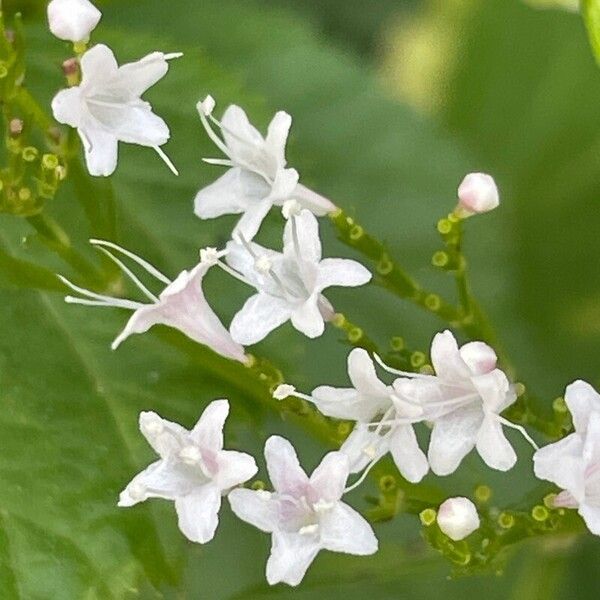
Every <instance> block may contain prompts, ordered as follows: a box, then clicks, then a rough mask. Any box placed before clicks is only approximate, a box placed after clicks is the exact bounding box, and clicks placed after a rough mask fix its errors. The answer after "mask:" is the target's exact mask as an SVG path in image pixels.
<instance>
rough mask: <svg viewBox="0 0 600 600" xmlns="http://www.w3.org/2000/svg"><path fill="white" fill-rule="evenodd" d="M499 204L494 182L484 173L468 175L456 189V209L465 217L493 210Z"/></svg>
mask: <svg viewBox="0 0 600 600" xmlns="http://www.w3.org/2000/svg"><path fill="white" fill-rule="evenodd" d="M499 204H500V196H499V194H498V188H497V186H496V182H495V181H494V179H493V177H492V176H491V175H486V174H485V173H469V174H468V175H467V176H466V177H465V178H464V179H463V180H462V183H461V184H460V186H459V187H458V207H459V209H462V210H463V211H464V213H465V216H467V215H473V214H477V213H485V212H489V211H490V210H494V208H496V207H497V206H498V205H499Z"/></svg>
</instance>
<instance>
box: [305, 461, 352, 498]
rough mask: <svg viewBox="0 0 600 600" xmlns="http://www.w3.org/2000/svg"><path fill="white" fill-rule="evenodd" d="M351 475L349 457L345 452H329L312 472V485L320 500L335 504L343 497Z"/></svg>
mask: <svg viewBox="0 0 600 600" xmlns="http://www.w3.org/2000/svg"><path fill="white" fill-rule="evenodd" d="M349 473H350V463H349V461H348V456H347V455H346V454H344V453H343V452H329V453H328V454H326V455H325V456H324V457H323V460H322V461H321V463H320V464H319V466H318V467H317V468H316V469H315V470H314V471H313V472H312V475H311V476H310V483H311V486H312V488H313V489H314V490H315V492H316V493H317V494H318V496H319V498H322V499H324V500H327V501H328V502H334V501H337V500H339V499H340V498H341V497H342V495H343V493H344V488H345V487H346V480H347V479H348V475H349Z"/></svg>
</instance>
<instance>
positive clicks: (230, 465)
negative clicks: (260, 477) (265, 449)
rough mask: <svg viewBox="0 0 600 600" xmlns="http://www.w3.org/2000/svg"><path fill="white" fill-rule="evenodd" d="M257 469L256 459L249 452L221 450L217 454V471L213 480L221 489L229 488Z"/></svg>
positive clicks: (251, 474)
mask: <svg viewBox="0 0 600 600" xmlns="http://www.w3.org/2000/svg"><path fill="white" fill-rule="evenodd" d="M257 471H258V467H257V466H256V461H255V460H254V458H253V457H252V456H250V455H249V454H246V453H245V452H236V451H234V450H222V451H221V452H219V453H218V454H217V473H216V475H215V476H214V482H215V483H216V484H217V485H218V486H219V488H220V489H221V490H229V489H231V488H232V487H234V486H236V485H240V484H242V483H245V482H246V481H248V480H249V479H251V478H252V477H254V475H256V473H257Z"/></svg>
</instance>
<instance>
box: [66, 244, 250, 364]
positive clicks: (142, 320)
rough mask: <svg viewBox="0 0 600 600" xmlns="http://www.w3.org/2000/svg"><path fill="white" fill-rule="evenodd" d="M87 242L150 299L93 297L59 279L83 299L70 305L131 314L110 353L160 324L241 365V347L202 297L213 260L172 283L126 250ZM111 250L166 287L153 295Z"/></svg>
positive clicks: (71, 298) (70, 298)
mask: <svg viewBox="0 0 600 600" xmlns="http://www.w3.org/2000/svg"><path fill="white" fill-rule="evenodd" d="M90 241H91V243H92V244H94V245H95V246H96V247H97V248H98V249H99V250H101V251H102V252H104V253H105V254H106V255H107V256H108V257H109V258H110V259H111V260H113V261H114V262H115V263H116V264H117V265H118V266H119V267H120V268H121V269H122V270H123V272H124V273H125V274H126V275H127V276H128V277H129V278H130V279H131V280H132V281H133V282H134V284H135V285H136V286H137V287H138V288H139V290H140V291H141V292H142V293H143V294H144V295H145V296H146V297H147V298H148V299H149V300H150V303H142V302H136V301H133V300H125V299H122V298H112V297H110V296H104V295H101V294H96V293H94V292H91V291H89V290H86V289H84V288H81V287H79V286H76V285H75V284H73V283H71V282H70V281H69V280H68V279H65V278H64V277H59V278H60V280H61V281H62V282H63V283H64V284H65V285H67V286H68V287H69V288H71V289H72V290H73V291H75V292H77V293H78V294H80V295H81V296H83V298H79V297H74V296H66V297H65V301H66V302H68V303H70V304H83V305H85V306H113V307H117V308H126V309H128V310H132V311H133V315H132V316H131V318H130V319H129V321H128V322H127V325H126V326H125V329H123V331H122V332H121V333H120V334H119V335H118V336H117V338H116V339H115V341H114V342H113V343H112V349H113V350H115V349H116V348H117V347H118V346H119V345H120V344H121V343H122V342H123V341H124V340H126V339H127V338H128V337H129V336H130V335H132V334H134V333H145V332H146V331H148V330H149V329H150V328H151V327H153V326H154V325H158V324H162V325H167V326H168V327H173V328H174V329H178V330H179V331H181V332H182V333H184V334H185V335H187V336H188V337H189V338H190V339H192V340H194V341H195V342H198V343H199V344H204V345H205V346H208V347H209V348H211V349H212V350H214V351H215V352H216V353H217V354H220V355H221V356H225V357H227V358H231V359H233V360H239V361H240V362H245V361H246V356H245V354H244V348H243V347H242V346H240V344H238V343H236V342H234V341H233V339H232V338H231V335H230V334H229V332H228V331H227V329H226V328H225V327H224V326H223V324H222V323H221V321H220V320H219V318H218V317H217V315H216V314H215V312H214V311H213V310H212V308H211V307H210V305H209V304H208V302H207V301H206V298H205V297H204V293H203V291H202V280H203V278H204V276H205V275H206V273H207V272H208V269H209V268H210V267H211V265H212V264H214V261H213V260H212V259H211V260H201V261H200V263H199V264H198V265H196V266H195V267H194V268H193V269H191V270H190V271H182V272H181V273H180V274H179V275H178V276H177V278H176V279H175V280H174V281H171V280H170V279H168V278H167V277H166V276H165V275H163V274H162V273H161V272H160V271H159V270H158V269H156V268H155V267H153V266H152V265H151V264H149V263H148V262H146V261H145V260H143V259H142V258H140V257H139V256H136V255H135V254H133V253H132V252H129V251H128V250H125V249H123V248H121V247H119V246H117V245H115V244H112V243H111V242H106V241H103V240H90ZM111 249H112V250H116V251H118V252H120V253H121V254H123V255H125V256H126V257H128V258H130V259H131V260H133V261H135V262H136V263H137V264H138V265H140V266H141V267H143V268H144V269H145V270H146V271H147V272H148V273H149V274H150V275H152V276H153V277H155V278H156V279H157V280H158V281H160V282H161V283H162V284H164V285H165V286H166V287H165V288H164V289H163V291H162V292H161V293H160V295H159V296H155V295H154V294H153V293H152V292H151V291H150V290H149V289H148V288H147V287H146V286H145V285H144V284H143V283H142V282H141V281H140V280H139V279H138V278H137V277H136V276H135V275H134V274H133V272H132V271H131V270H130V269H129V268H128V267H127V266H126V265H125V264H124V263H123V262H122V261H121V260H120V259H119V258H118V257H117V256H115V255H114V254H113V253H112V252H111Z"/></svg>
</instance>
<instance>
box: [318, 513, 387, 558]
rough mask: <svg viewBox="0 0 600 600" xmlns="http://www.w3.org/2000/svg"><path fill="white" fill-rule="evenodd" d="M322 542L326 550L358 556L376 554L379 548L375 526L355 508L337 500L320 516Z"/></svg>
mask: <svg viewBox="0 0 600 600" xmlns="http://www.w3.org/2000/svg"><path fill="white" fill-rule="evenodd" d="M320 534H321V544H322V545H323V548H325V549H326V550H331V551H332V552H344V553H346V554H355V555H358V556H367V555H369V554H375V552H377V548H378V542H377V538H376V537H375V533H374V531H373V528H372V527H371V525H369V523H368V522H367V521H366V520H365V519H364V518H363V517H362V516H361V515H359V514H358V513H357V512H356V511H355V510H354V509H353V508H350V507H349V506H348V505H347V504H345V503H344V502H337V503H336V505H335V506H334V507H333V508H332V509H331V510H328V511H325V512H324V513H323V514H322V515H321V518H320Z"/></svg>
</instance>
